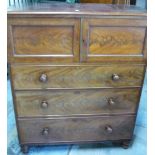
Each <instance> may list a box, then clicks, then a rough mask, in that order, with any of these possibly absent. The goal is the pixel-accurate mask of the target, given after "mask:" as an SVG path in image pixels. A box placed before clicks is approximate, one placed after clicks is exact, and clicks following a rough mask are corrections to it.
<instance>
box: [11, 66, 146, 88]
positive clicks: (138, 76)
mask: <svg viewBox="0 0 155 155" xmlns="http://www.w3.org/2000/svg"><path fill="white" fill-rule="evenodd" d="M144 71H145V67H144V66H143V65H130V66H127V65H124V66H121V65H120V66H118V65H111V66H106V65H105V66H30V65H23V66H22V65H21V66H19V65H14V66H12V67H11V74H12V77H13V84H14V88H15V89H16V90H20V89H32V88H33V89H49V88H76V89H77V88H108V87H128V86H129V87H132V86H133V87H136V86H141V85H142V82H143V76H144Z"/></svg>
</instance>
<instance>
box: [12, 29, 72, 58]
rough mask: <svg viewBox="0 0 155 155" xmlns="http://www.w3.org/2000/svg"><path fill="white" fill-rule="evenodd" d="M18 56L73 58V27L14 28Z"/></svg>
mask: <svg viewBox="0 0 155 155" xmlns="http://www.w3.org/2000/svg"><path fill="white" fill-rule="evenodd" d="M12 31H13V40H14V46H15V54H16V55H53V54H54V55H65V54H66V55H71V56H73V53H72V52H73V51H72V46H73V42H72V41H73V27H72V26H67V27H65V26H52V27H51V26H13V29H12Z"/></svg>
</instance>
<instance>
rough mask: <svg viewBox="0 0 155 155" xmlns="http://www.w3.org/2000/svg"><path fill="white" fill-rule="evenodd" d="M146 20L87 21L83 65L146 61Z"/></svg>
mask: <svg viewBox="0 0 155 155" xmlns="http://www.w3.org/2000/svg"><path fill="white" fill-rule="evenodd" d="M145 44H146V19H119V18H116V19H108V18H107V19H85V20H83V44H82V51H81V61H86V62H107V61H111V62H113V61H119V62H121V61H122V62H124V61H135V62H142V61H144V59H145V57H146V46H145Z"/></svg>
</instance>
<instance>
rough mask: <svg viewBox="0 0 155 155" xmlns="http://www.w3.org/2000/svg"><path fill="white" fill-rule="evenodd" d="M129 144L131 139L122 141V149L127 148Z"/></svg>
mask: <svg viewBox="0 0 155 155" xmlns="http://www.w3.org/2000/svg"><path fill="white" fill-rule="evenodd" d="M130 145H131V140H127V141H123V142H122V147H123V148H124V149H128V148H129V146H130Z"/></svg>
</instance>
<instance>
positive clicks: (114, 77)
mask: <svg viewBox="0 0 155 155" xmlns="http://www.w3.org/2000/svg"><path fill="white" fill-rule="evenodd" d="M119 79H120V77H119V75H117V74H113V75H112V80H113V81H118V80H119Z"/></svg>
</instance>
